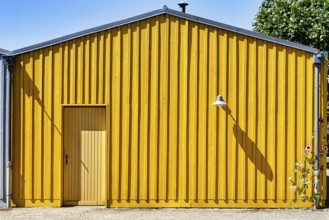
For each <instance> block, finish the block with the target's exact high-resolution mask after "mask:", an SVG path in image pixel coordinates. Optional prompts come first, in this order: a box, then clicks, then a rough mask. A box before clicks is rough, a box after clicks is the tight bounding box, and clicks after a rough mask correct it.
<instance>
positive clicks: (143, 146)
mask: <svg viewBox="0 0 329 220" xmlns="http://www.w3.org/2000/svg"><path fill="white" fill-rule="evenodd" d="M321 71H322V72H324V71H325V69H324V68H322V69H321ZM321 80H322V81H321V85H322V84H323V83H324V80H325V79H324V78H321ZM313 86H314V67H313V62H312V54H311V53H308V52H303V51H300V50H298V49H293V48H289V47H286V46H282V45H277V44H275V43H269V42H266V41H264V40H259V39H255V38H252V37H247V36H245V35H241V34H237V33H232V32H230V31H225V30H221V29H218V28H215V27H210V26H208V25H205V24H200V23H197V22H195V21H190V20H189V21H188V20H184V19H181V18H177V17H174V16H170V15H160V16H156V17H153V18H149V19H145V20H141V21H139V22H133V23H131V24H127V25H122V26H120V27H116V28H112V29H109V30H104V31H102V32H99V33H95V34H91V35H87V36H83V37H80V38H77V39H74V40H69V41H67V42H63V43H60V44H57V45H53V46H49V47H46V48H44V49H39V50H35V51H32V52H29V53H26V54H22V55H19V56H17V64H16V67H15V74H14V81H13V99H14V102H13V103H14V107H13V134H15V135H16V136H15V138H13V201H14V203H16V204H17V205H19V206H38V205H53V206H60V205H61V202H62V201H63V198H62V197H63V196H64V199H67V198H69V197H72V198H74V197H75V196H76V195H74V194H70V192H68V191H65V190H66V189H65V184H64V186H62V183H63V181H62V180H63V179H62V178H63V177H62V174H63V163H62V162H63V158H62V155H63V147H65V146H66V144H69V145H70V143H71V142H72V141H74V140H70V139H69V140H66V139H65V140H64V142H63V144H64V145H63V146H62V140H63V132H62V128H67V127H71V128H72V129H69V130H64V132H68V133H70V132H74V130H76V129H78V127H79V126H82V122H81V124H79V123H72V121H71V122H70V121H63V120H62V118H63V117H64V116H62V109H61V105H62V104H79V105H85V104H86V105H88V104H89V105H96V104H106V105H109V106H110V107H109V108H108V113H106V115H108V118H107V123H108V125H109V127H108V128H107V132H108V134H109V139H108V143H107V146H108V147H109V148H108V151H107V152H108V155H106V157H107V158H106V159H107V161H108V167H107V168H106V169H107V171H108V173H107V175H106V176H107V177H108V178H107V179H106V182H107V184H106V185H107V189H106V192H107V195H104V194H102V192H101V191H99V190H98V189H95V190H96V191H97V190H98V191H97V192H98V193H96V194H97V195H99V194H100V195H101V196H103V197H102V199H101V200H102V201H104V200H105V199H107V200H108V204H107V205H108V206H111V207H119V206H121V207H123V206H158V207H163V206H166V207H168V206H188V207H191V206H192V207H198V206H199V207H200V206H203V207H206V206H208V207H289V206H290V200H289V199H290V198H291V193H290V191H289V186H290V183H289V182H288V176H289V175H290V174H291V169H292V167H293V166H294V162H295V160H296V159H297V157H300V156H301V151H302V149H303V148H304V147H305V145H307V144H311V145H312V144H313V140H312V133H313V128H314V123H315V122H314V118H313V115H314V108H313V103H314V90H313ZM321 89H322V90H321V101H322V102H323V103H324V102H325V96H326V89H327V88H326V87H325V86H321ZM217 95H222V96H223V98H224V100H225V101H226V102H227V104H228V106H227V107H225V108H217V107H214V106H212V105H211V103H212V102H213V101H214V100H215V98H216V96H217ZM323 106H324V104H322V108H321V109H322V111H325V109H324V107H323ZM72 109H73V108H72ZM77 109H78V108H77ZM83 109H84V108H83ZM80 110H81V109H80ZM80 110H79V111H80ZM81 111H82V110H81ZM65 114H66V113H65ZM323 114H324V113H323ZM78 115H79V114H78ZM80 115H81V114H80ZM72 117H73V116H72ZM104 121H105V120H104ZM87 122H88V121H87ZM87 122H86V123H87ZM323 132H324V129H323ZM65 134H66V133H65ZM72 134H73V133H72ZM81 134H82V135H83V137H84V138H87V136H88V134H86V133H84V132H82V133H81ZM73 136H74V135H73ZM75 136H76V135H75ZM95 137H96V136H95ZM90 140H91V139H89V141H90ZM83 143H90V142H88V141H87V140H86V141H84V142H83ZM95 143H96V142H95ZM81 146H82V147H85V145H81ZM97 152H100V151H95V153H97ZM82 153H83V155H82V154H81V156H82V157H83V158H84V159H85V160H86V161H91V160H92V159H93V158H92V156H91V154H90V153H89V152H87V151H86V152H82ZM104 157H105V156H104ZM74 160H77V159H76V158H74ZM97 166H100V165H99V163H95V164H94V165H92V168H96V167H97ZM64 170H65V167H64ZM70 172H71V171H68V172H67V173H66V174H65V175H67V176H64V182H65V181H67V177H68V176H70V175H72V176H73V177H74V178H75V176H74V175H73V172H72V173H70ZM65 178H66V179H65ZM91 184H96V182H91V181H82V182H81V187H82V188H88V187H90V186H91ZM324 184H325V183H324ZM63 187H64V188H63ZM63 190H64V191H65V192H64V194H63ZM72 192H73V191H72ZM85 193H86V194H85V195H86V198H91V193H90V191H86V192H85ZM88 193H89V194H88ZM308 193H311V192H310V191H309V192H308ZM105 197H106V198H105ZM74 199H76V198H74ZM310 205H311V204H310V203H308V202H302V203H300V204H298V206H300V207H307V206H310Z"/></svg>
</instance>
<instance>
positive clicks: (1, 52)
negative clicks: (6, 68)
mask: <svg viewBox="0 0 329 220" xmlns="http://www.w3.org/2000/svg"><path fill="white" fill-rule="evenodd" d="M11 54H12V52H11V51H9V50H5V49H2V48H0V56H10V55H11Z"/></svg>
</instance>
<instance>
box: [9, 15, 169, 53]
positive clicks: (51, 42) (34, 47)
mask: <svg viewBox="0 0 329 220" xmlns="http://www.w3.org/2000/svg"><path fill="white" fill-rule="evenodd" d="M165 13H166V12H165V8H164V9H159V10H155V11H151V12H148V13H145V14H141V15H137V16H134V17H131V18H127V19H123V20H120V21H116V22H112V23H109V24H105V25H101V26H98V27H94V28H90V29H87V30H83V31H79V32H76V33H73V34H69V35H66V36H63V37H59V38H55V39H53V40H49V41H45V42H42V43H39V44H35V45H31V46H27V47H23V48H20V49H17V50H14V51H13V52H12V55H19V54H22V53H26V52H30V51H33V50H37V49H41V48H44V47H48V46H51V45H54V44H58V43H62V42H65V41H68V40H72V39H75V38H79V37H83V36H86V35H89V34H94V33H97V32H101V31H104V30H108V29H111V28H115V27H119V26H122V25H125V24H130V23H133V22H137V21H140V20H144V19H147V18H151V17H154V16H157V15H161V14H165Z"/></svg>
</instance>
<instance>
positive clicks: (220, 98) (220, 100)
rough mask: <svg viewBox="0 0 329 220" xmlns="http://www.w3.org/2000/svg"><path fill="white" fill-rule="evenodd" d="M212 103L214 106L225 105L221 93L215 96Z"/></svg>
mask: <svg viewBox="0 0 329 220" xmlns="http://www.w3.org/2000/svg"><path fill="white" fill-rule="evenodd" d="M212 105H215V106H218V107H220V106H225V105H227V103H226V102H224V99H223V97H222V96H221V95H219V96H217V99H216V101H215V102H214V103H212Z"/></svg>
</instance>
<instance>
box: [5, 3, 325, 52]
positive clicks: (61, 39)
mask: <svg viewBox="0 0 329 220" xmlns="http://www.w3.org/2000/svg"><path fill="white" fill-rule="evenodd" d="M161 14H170V15H174V16H177V17H181V18H185V19H188V20H192V21H196V22H199V23H203V24H206V25H210V26H214V27H217V28H221V29H224V30H227V31H232V32H235V33H239V34H243V35H247V36H250V37H254V38H257V39H261V40H265V41H269V42H273V43H277V44H280V45H284V46H288V47H292V48H296V49H300V50H303V51H307V52H311V53H318V52H319V50H318V49H316V48H313V47H309V46H306V45H302V44H298V43H294V42H291V41H287V40H282V39H280V38H276V37H271V36H268V35H265V34H261V33H257V32H253V31H249V30H246V29H242V28H238V27H234V26H231V25H227V24H224V23H220V22H217V21H213V20H209V19H206V18H201V17H197V16H194V15H191V14H187V13H183V12H180V11H176V10H173V9H169V8H168V7H167V6H166V5H165V6H164V7H163V8H162V9H158V10H155V11H151V12H148V13H144V14H141V15H137V16H134V17H130V18H127V19H123V20H120V21H116V22H112V23H108V24H105V25H101V26H98V27H94V28H90V29H87V30H83V31H79V32H76V33H73V34H69V35H66V36H63V37H59V38H55V39H52V40H49V41H45V42H42V43H38V44H35V45H31V46H27V47H23V48H20V49H17V50H14V51H7V50H3V49H0V54H1V51H2V50H3V51H4V52H6V55H19V54H22V53H26V52H30V51H33V50H37V49H41V48H44V47H47V46H51V45H54V44H58V43H62V42H64V41H68V40H72V39H74V38H78V37H82V36H85V35H88V34H93V33H96V32H100V31H103V30H107V29H110V28H115V27H118V26H121V25H125V24H129V23H132V22H136V21H140V20H143V19H147V18H150V17H154V16H157V15H161Z"/></svg>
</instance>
